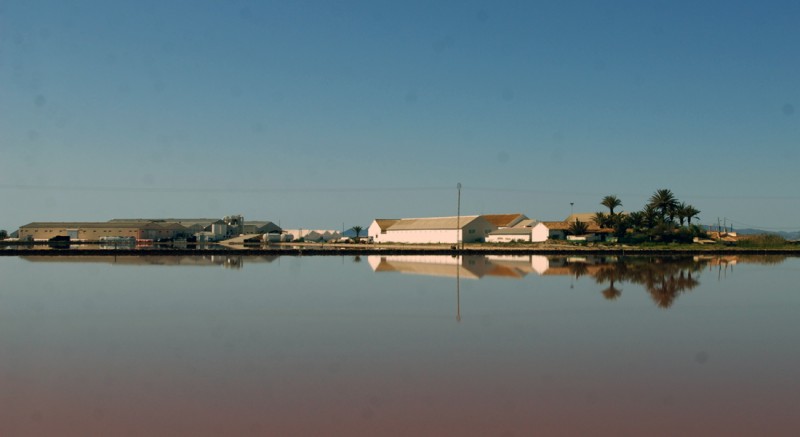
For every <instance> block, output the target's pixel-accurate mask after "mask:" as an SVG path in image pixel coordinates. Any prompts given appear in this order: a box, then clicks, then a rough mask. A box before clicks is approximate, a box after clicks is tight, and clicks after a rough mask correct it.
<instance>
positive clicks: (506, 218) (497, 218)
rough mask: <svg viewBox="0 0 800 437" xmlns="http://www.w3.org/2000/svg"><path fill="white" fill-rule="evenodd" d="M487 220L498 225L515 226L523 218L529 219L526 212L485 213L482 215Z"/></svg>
mask: <svg viewBox="0 0 800 437" xmlns="http://www.w3.org/2000/svg"><path fill="white" fill-rule="evenodd" d="M481 217H483V218H484V219H486V221H487V222H489V223H491V224H493V225H495V226H497V227H508V226H514V225H515V224H517V223H519V222H520V221H522V220H525V219H527V218H528V217H526V216H525V215H524V214H520V213H516V214H483V215H481Z"/></svg>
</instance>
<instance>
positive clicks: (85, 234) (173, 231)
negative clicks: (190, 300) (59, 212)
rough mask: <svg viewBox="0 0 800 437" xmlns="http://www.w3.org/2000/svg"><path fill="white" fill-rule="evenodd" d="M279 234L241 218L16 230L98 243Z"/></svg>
mask: <svg viewBox="0 0 800 437" xmlns="http://www.w3.org/2000/svg"><path fill="white" fill-rule="evenodd" d="M251 229H252V230H254V231H255V233H275V232H278V233H280V232H281V229H280V227H278V226H276V225H275V224H274V223H272V222H266V221H265V222H245V221H244V218H243V217H242V216H240V215H235V216H227V217H225V218H223V219H176V218H167V219H113V220H109V221H107V222H34V223H29V224H27V225H24V226H21V227H20V228H19V239H20V240H33V241H49V240H52V239H54V238H56V239H66V238H68V239H69V240H70V241H101V240H103V239H108V238H132V239H135V240H137V241H141V240H152V241H158V240H168V239H179V238H190V237H192V236H200V235H202V236H203V239H204V240H221V239H225V238H228V237H231V236H234V235H239V234H242V233H244V232H245V231H246V230H251Z"/></svg>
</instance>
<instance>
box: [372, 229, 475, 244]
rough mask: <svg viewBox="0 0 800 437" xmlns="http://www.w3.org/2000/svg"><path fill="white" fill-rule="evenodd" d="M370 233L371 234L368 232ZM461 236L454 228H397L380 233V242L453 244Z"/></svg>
mask: <svg viewBox="0 0 800 437" xmlns="http://www.w3.org/2000/svg"><path fill="white" fill-rule="evenodd" d="M370 235H372V234H370ZM460 236H461V231H458V230H456V229H419V230H398V231H393V230H391V229H389V230H387V231H386V234H382V235H381V239H380V240H379V241H380V242H391V243H450V244H455V243H457V242H458V240H459V238H460Z"/></svg>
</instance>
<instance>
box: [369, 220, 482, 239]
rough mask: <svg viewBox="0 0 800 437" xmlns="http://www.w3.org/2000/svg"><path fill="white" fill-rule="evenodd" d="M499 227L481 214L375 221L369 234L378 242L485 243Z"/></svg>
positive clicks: (370, 227)
mask: <svg viewBox="0 0 800 437" xmlns="http://www.w3.org/2000/svg"><path fill="white" fill-rule="evenodd" d="M496 229H497V226H495V225H493V224H492V223H490V222H489V221H488V220H486V219H485V218H483V217H482V216H479V215H469V216H461V217H460V218H459V217H426V218H405V219H376V220H373V221H372V224H370V226H369V228H368V230H367V232H368V235H369V237H370V238H372V241H373V242H375V243H449V244H455V243H458V242H459V241H464V242H465V243H475V242H482V241H484V240H485V239H486V236H487V235H489V233H490V232H492V231H494V230H496Z"/></svg>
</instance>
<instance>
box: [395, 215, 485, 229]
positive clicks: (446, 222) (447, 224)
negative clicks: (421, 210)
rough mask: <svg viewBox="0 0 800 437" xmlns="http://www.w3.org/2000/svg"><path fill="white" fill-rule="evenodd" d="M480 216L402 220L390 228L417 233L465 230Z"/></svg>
mask: <svg viewBox="0 0 800 437" xmlns="http://www.w3.org/2000/svg"><path fill="white" fill-rule="evenodd" d="M479 218H480V216H478V215H468V216H461V217H426V218H408V219H400V220H398V221H397V222H395V223H394V224H393V225H391V226H389V228H388V230H390V231H415V230H423V229H456V228H458V227H461V228H464V227H465V226H467V225H469V224H470V223H472V222H473V221H475V220H477V219H479Z"/></svg>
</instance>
